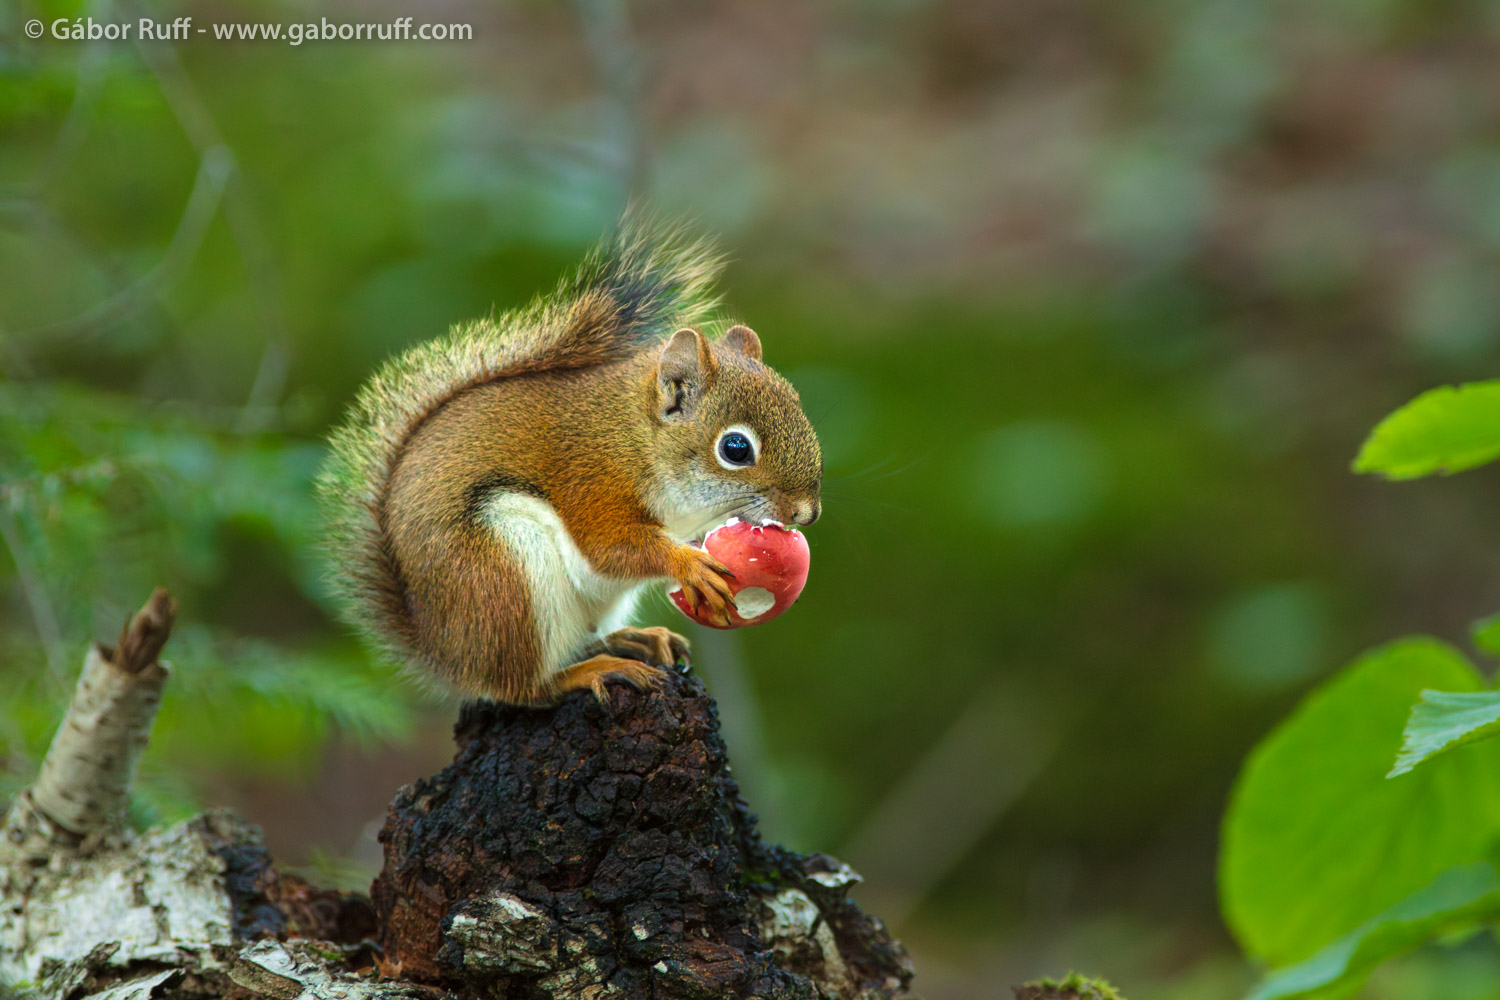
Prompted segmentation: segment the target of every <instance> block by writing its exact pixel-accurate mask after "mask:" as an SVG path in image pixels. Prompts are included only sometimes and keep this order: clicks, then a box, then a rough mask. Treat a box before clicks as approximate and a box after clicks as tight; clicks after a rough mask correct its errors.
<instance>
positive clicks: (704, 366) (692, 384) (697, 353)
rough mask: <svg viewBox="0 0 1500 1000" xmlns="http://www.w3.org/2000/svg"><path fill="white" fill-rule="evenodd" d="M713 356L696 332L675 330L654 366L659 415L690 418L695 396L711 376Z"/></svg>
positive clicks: (712, 373)
mask: <svg viewBox="0 0 1500 1000" xmlns="http://www.w3.org/2000/svg"><path fill="white" fill-rule="evenodd" d="M714 369H715V366H714V356H713V354H712V352H711V351H710V350H709V346H708V341H707V340H705V339H704V338H703V334H701V333H699V332H698V331H697V330H678V331H677V332H676V333H674V334H672V339H671V340H669V341H667V343H666V345H665V346H664V347H662V349H661V357H660V358H659V359H658V361H657V363H656V385H657V389H658V391H659V392H660V409H661V415H662V416H663V417H665V418H667V419H672V418H674V417H675V418H677V419H685V418H687V417H690V416H692V413H693V409H694V406H695V405H696V403H697V401H698V397H699V396H700V395H702V393H703V388H704V386H706V385H707V384H708V383H709V381H711V380H712V379H713V375H714Z"/></svg>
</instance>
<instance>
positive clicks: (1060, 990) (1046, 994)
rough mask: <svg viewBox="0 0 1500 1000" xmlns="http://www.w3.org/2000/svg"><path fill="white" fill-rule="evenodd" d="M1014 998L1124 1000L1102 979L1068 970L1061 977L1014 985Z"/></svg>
mask: <svg viewBox="0 0 1500 1000" xmlns="http://www.w3.org/2000/svg"><path fill="white" fill-rule="evenodd" d="M1016 1000H1125V998H1124V997H1122V996H1121V995H1120V992H1119V991H1118V990H1116V989H1115V988H1114V987H1113V986H1111V985H1110V984H1109V983H1107V982H1105V981H1104V980H1103V979H1091V978H1089V977H1088V976H1080V975H1079V974H1078V973H1076V972H1070V973H1068V974H1067V975H1066V976H1064V977H1062V978H1061V979H1052V978H1050V977H1048V978H1042V979H1038V980H1035V981H1033V982H1029V983H1027V984H1026V985H1025V986H1017V987H1016Z"/></svg>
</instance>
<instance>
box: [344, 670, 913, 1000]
mask: <svg viewBox="0 0 1500 1000" xmlns="http://www.w3.org/2000/svg"><path fill="white" fill-rule="evenodd" d="M455 738H456V740H457V743H458V747H459V750H458V755H457V757H456V758H455V760H454V761H453V763H452V764H451V765H449V766H448V767H447V768H445V769H444V770H443V771H442V772H440V773H439V774H437V775H435V776H433V777H431V778H427V779H424V780H422V781H419V782H417V783H415V784H413V785H409V786H407V787H406V788H403V789H402V790H401V791H400V793H399V794H398V795H397V797H396V799H395V801H393V802H392V803H391V808H390V815H389V817H388V819H387V821H386V825H385V828H384V830H383V831H382V832H381V835H380V839H381V842H382V843H383V844H384V845H385V867H384V870H383V871H382V872H381V874H380V876H379V877H378V878H377V879H376V881H375V884H374V887H373V893H372V896H373V903H374V906H375V911H376V918H377V922H378V924H379V926H380V933H381V936H382V941H381V943H382V945H383V946H384V949H385V956H384V961H383V968H384V971H386V973H387V974H389V975H398V976H400V977H402V978H404V979H408V980H417V981H421V982H428V983H433V984H440V985H443V986H445V987H447V988H450V989H453V990H454V991H456V992H459V993H461V994H463V995H479V996H485V997H490V998H494V1000H543V998H564V997H566V998H593V1000H611V998H621V1000H625V998H629V1000H635V998H646V997H652V998H662V1000H668V998H682V1000H697V998H702V1000H723V998H728V997H747V998H748V997H754V998H757V1000H778V998H793V997H795V998H805V1000H817V998H822V997H838V998H850V1000H852V998H860V1000H875V998H885V997H899V996H907V995H908V993H907V988H908V986H909V984H910V982H911V978H912V967H911V963H910V962H909V961H908V960H907V957H906V954H905V951H904V950H903V949H902V947H901V945H900V943H899V942H897V941H895V940H894V939H892V938H891V937H890V935H889V934H887V933H886V931H885V928H884V927H883V926H882V925H881V923H880V921H879V920H877V919H875V918H874V917H871V916H869V915H867V914H865V913H863V912H862V911H861V910H860V909H859V907H858V906H856V905H855V904H854V903H853V902H851V901H849V900H848V899H846V898H845V893H846V891H847V890H848V888H849V887H850V886H851V885H852V884H853V883H855V882H857V881H858V876H857V875H855V874H854V873H853V872H852V871H851V870H850V869H849V868H848V867H847V866H845V865H842V864H840V863H839V862H837V861H835V860H834V859H832V858H829V857H827V856H825V855H810V856H808V855H799V854H795V853H792V852H790V851H786V850H784V849H781V848H778V847H773V846H769V845H766V844H765V843H763V842H762V840H761V838H760V836H759V834H758V833H757V832H756V829H755V818H754V817H753V816H752V815H750V813H749V811H748V809H747V807H746V804H745V802H744V800H743V799H742V798H741V797H740V794H739V788H738V785H737V784H736V783H735V780H734V778H733V776H732V774H731V772H730V768H729V759H728V753H727V751H726V749H725V746H724V742H723V740H722V739H721V738H720V735H719V724H718V718H717V713H716V709H715V706H714V702H713V700H712V698H710V697H709V695H708V693H707V691H706V690H705V689H704V687H703V685H702V684H701V683H700V682H699V681H698V680H697V679H696V678H695V677H692V676H690V675H682V674H676V673H672V674H669V675H668V676H667V678H666V679H665V681H664V683H663V684H662V685H661V687H660V688H659V689H658V690H656V691H651V692H637V691H634V690H632V689H630V688H628V687H626V686H625V685H619V684H616V685H611V686H610V689H609V701H608V702H607V703H600V702H599V701H596V700H595V699H593V698H589V697H583V696H573V697H569V698H567V699H565V700H564V701H563V702H562V703H561V704H559V705H557V706H556V707H553V708H547V709H536V708H517V707H510V706H501V705H496V704H493V703H489V702H478V703H474V704H471V705H468V706H466V707H465V708H464V710H463V712H462V714H461V716H460V718H459V721H458V725H457V726H456V728H455Z"/></svg>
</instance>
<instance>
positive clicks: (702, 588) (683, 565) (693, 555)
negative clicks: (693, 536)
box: [672, 546, 734, 625]
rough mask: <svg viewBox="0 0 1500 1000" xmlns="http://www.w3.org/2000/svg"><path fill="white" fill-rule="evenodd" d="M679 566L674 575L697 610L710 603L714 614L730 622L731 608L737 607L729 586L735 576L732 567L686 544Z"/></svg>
mask: <svg viewBox="0 0 1500 1000" xmlns="http://www.w3.org/2000/svg"><path fill="white" fill-rule="evenodd" d="M678 552H679V553H681V555H680V556H679V557H678V562H677V565H676V566H674V567H673V572H672V578H673V579H675V580H676V581H677V582H678V583H679V584H681V585H682V596H683V597H684V598H685V599H686V600H687V603H688V607H690V608H692V609H693V610H694V611H696V610H697V609H698V606H699V604H700V603H702V602H707V604H708V606H709V608H710V610H711V611H712V612H713V614H712V616H711V617H714V618H717V619H720V620H722V621H723V623H724V624H725V625H728V624H729V609H730V608H732V607H734V592H733V591H731V590H730V589H729V579H727V578H731V577H733V576H734V574H733V573H731V572H729V567H727V566H725V565H724V564H723V563H721V562H719V560H717V559H715V558H714V557H713V556H711V555H709V554H708V553H707V552H704V551H702V550H701V549H694V548H689V547H688V546H683V547H682V548H681V549H679V550H678Z"/></svg>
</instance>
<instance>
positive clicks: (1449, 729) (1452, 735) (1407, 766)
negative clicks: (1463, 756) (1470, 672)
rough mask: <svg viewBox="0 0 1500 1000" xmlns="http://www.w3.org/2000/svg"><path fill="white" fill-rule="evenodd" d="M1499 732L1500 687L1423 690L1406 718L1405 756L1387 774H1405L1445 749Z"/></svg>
mask: <svg viewBox="0 0 1500 1000" xmlns="http://www.w3.org/2000/svg"><path fill="white" fill-rule="evenodd" d="M1496 734H1500V691H1471V692H1465V693H1463V694H1455V693H1453V692H1451V691H1423V692H1422V699H1421V700H1420V701H1418V702H1417V703H1416V704H1415V705H1413V706H1412V710H1411V718H1410V719H1408V720H1407V722H1406V733H1405V736H1404V738H1403V740H1402V743H1401V756H1399V757H1397V758H1396V766H1395V767H1393V768H1391V773H1390V774H1389V775H1387V777H1391V778H1394V777H1396V776H1398V775H1402V774H1405V773H1406V772H1407V771H1410V770H1411V769H1412V768H1414V767H1416V766H1417V765H1418V764H1420V763H1422V761H1424V760H1430V759H1432V758H1433V757H1436V756H1437V755H1438V754H1440V753H1443V752H1444V751H1447V750H1452V749H1453V748H1454V747H1461V746H1463V745H1464V744H1465V743H1474V742H1476V741H1478V740H1483V739H1488V738H1489V737H1491V736H1494V735H1496Z"/></svg>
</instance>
